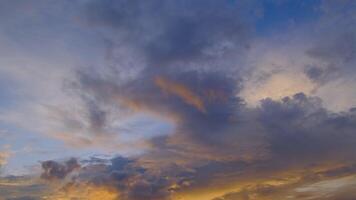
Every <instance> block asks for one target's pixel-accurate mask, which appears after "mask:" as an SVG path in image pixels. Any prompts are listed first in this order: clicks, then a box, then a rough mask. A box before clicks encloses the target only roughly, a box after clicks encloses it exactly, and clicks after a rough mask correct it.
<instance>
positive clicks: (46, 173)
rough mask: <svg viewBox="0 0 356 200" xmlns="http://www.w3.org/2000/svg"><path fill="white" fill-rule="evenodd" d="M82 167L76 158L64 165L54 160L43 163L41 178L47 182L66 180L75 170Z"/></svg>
mask: <svg viewBox="0 0 356 200" xmlns="http://www.w3.org/2000/svg"><path fill="white" fill-rule="evenodd" d="M79 167H80V165H79V163H78V161H77V159H75V158H71V159H69V160H68V161H66V162H64V163H59V162H56V161H53V160H48V161H44V162H42V169H43V173H42V174H41V178H43V179H47V180H53V179H64V178H65V177H66V176H67V175H68V174H69V173H71V172H72V171H73V170H75V169H77V168H79Z"/></svg>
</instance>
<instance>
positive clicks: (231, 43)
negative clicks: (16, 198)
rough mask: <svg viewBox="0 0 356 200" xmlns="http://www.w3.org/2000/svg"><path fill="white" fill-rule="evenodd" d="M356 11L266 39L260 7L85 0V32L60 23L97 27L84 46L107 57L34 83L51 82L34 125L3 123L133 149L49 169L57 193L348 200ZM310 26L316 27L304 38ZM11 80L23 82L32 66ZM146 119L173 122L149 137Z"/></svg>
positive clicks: (46, 175) (127, 198)
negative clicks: (341, 92)
mask: <svg viewBox="0 0 356 200" xmlns="http://www.w3.org/2000/svg"><path fill="white" fill-rule="evenodd" d="M345 2H346V4H344V3H333V2H332V1H330V2H329V1H325V2H322V4H321V5H319V6H318V9H319V11H320V12H321V13H319V14H320V15H319V16H318V19H317V20H315V21H312V22H311V23H310V24H309V23H308V24H296V25H295V26H294V27H292V28H288V29H286V31H285V32H283V31H280V32H282V33H279V32H278V33H275V34H274V35H273V36H268V37H267V36H260V35H259V34H261V33H258V30H254V29H255V27H254V26H255V23H257V22H258V20H261V19H260V17H261V16H260V15H259V14H258V13H256V12H255V11H256V8H258V9H262V8H263V6H264V4H263V3H260V2H254V1H209V0H208V1H194V2H192V1H180V2H177V1H164V2H161V1H149V2H138V1H132V0H130V1H129V0H127V1H126V0H122V1H112V0H102V1H95V0H90V1H76V3H75V6H73V7H71V10H70V11H71V12H70V16H71V17H74V18H75V21H76V26H73V25H69V26H68V24H67V23H68V21H67V20H69V21H72V18H70V17H69V16H66V18H65V20H63V19H62V18H60V19H57V18H56V20H59V21H58V23H59V22H61V23H59V24H62V25H63V24H64V26H63V27H65V29H66V30H67V29H68V32H71V33H72V34H74V32H75V33H76V34H77V31H78V32H80V33H81V32H85V33H87V32H90V34H88V35H86V34H84V35H83V38H86V39H87V40H91V39H93V38H95V39H96V40H97V41H98V43H100V45H101V48H99V49H98V50H97V51H98V52H100V53H98V54H100V56H98V57H96V56H97V54H96V52H97V51H94V50H93V52H91V53H88V54H89V56H88V55H87V54H86V53H85V55H87V56H86V57H85V58H84V59H87V60H88V61H86V62H84V63H81V64H88V63H89V64H88V65H89V66H85V67H84V66H82V65H80V66H76V65H70V67H68V68H65V67H64V68H60V67H58V68H55V69H54V68H51V69H48V68H47V67H43V68H41V70H38V71H36V72H38V73H39V74H40V75H38V74H37V75H33V76H26V75H25V77H26V78H24V79H25V80H26V81H24V82H25V83H30V82H31V81H29V80H32V79H33V77H37V78H38V77H41V78H43V79H39V80H41V81H38V79H35V81H34V83H31V84H29V85H31V86H33V87H34V88H37V89H36V91H34V92H33V94H31V95H29V96H26V95H25V96H26V97H31V100H32V102H36V104H35V106H29V105H32V104H29V105H27V104H26V106H24V107H25V108H26V109H24V110H23V111H28V110H29V111H31V113H35V115H34V116H35V117H33V118H32V117H26V116H28V115H26V114H19V113H18V112H15V113H14V112H9V113H7V115H4V114H3V115H2V117H1V118H0V119H1V120H2V121H5V122H8V121H10V122H12V123H14V122H15V123H18V124H21V123H24V122H23V121H25V125H24V126H20V127H24V128H26V127H32V129H30V130H36V131H39V132H41V133H43V134H46V135H48V136H51V137H54V138H56V139H59V140H61V141H64V142H65V143H68V144H70V145H71V146H72V147H73V146H74V147H77V148H79V147H100V148H102V149H105V150H110V151H112V150H114V152H118V153H122V151H123V149H129V150H131V151H129V152H130V153H131V154H128V155H129V156H127V157H122V156H114V157H113V158H112V159H103V158H95V157H92V158H91V159H87V160H80V159H78V160H77V159H70V160H68V161H64V162H59V161H55V160H48V161H44V162H42V163H41V165H42V170H43V173H42V175H41V177H42V179H44V180H46V183H45V184H49V185H50V186H53V185H51V183H52V182H53V183H55V184H57V187H56V188H52V190H51V191H50V192H49V193H46V195H47V197H49V198H50V199H59V198H79V199H80V198H82V199H90V198H97V199H99V198H101V199H111V200H112V199H124V200H141V199H147V200H151V199H152V200H168V199H178V198H181V199H186V200H189V199H214V200H230V199H259V198H262V197H265V198H267V199H268V198H270V199H286V198H291V199H307V198H316V199H317V198H329V197H330V198H336V197H334V196H337V195H339V193H340V195H341V196H340V198H341V197H342V198H346V199H347V198H349V196H350V195H349V193H350V192H349V191H350V190H351V189H350V188H353V187H354V181H355V180H354V177H353V174H355V165H356V161H355V158H354V152H355V150H356V149H355V148H356V147H355V145H354V144H355V143H356V135H355V130H356V111H355V108H352V107H353V105H354V104H353V103H352V102H347V103H343V102H341V101H340V100H337V102H336V103H338V104H339V105H341V104H342V106H340V107H342V109H334V108H333V106H330V105H331V104H330V102H328V100H327V99H328V98H326V97H328V96H333V97H334V98H335V97H337V98H338V96H337V95H335V94H338V93H337V92H335V90H332V89H331V88H332V87H330V84H335V82H337V81H341V82H343V81H350V82H348V83H353V81H352V80H353V78H354V75H355V73H354V70H353V67H352V66H353V65H354V61H355V55H354V48H355V45H354V42H355V37H354V33H355V32H354V30H353V29H354V28H353V27H355V26H350V24H349V23H351V24H352V19H353V18H352V17H354V14H353V12H351V11H350V10H354V9H353V7H351V8H349V7H348V5H350V4H351V5H352V3H353V2H348V1H345ZM280 3H281V4H283V3H286V2H280ZM287 3H288V2H287ZM334 4H336V5H337V6H333V5H334ZM65 5H67V4H65ZM273 5H274V4H273ZM278 5H279V4H278ZM72 9H73V10H72ZM345 9H346V10H347V12H343V10H345ZM54 10H56V9H54ZM73 11H75V12H73ZM57 14H58V13H57ZM260 14H262V13H260ZM47 15H49V16H52V17H53V15H50V14H49V13H46V15H45V16H47ZM67 17H69V18H67ZM345 18H347V19H346V20H343V19H345ZM329 19H330V20H329ZM350 19H351V20H350ZM337 22H342V23H337ZM69 24H70V23H69ZM334 24H337V27H338V28H337V29H336V28H334V27H332V25H334ZM330 26H331V27H330ZM77 27H80V28H78V29H79V30H78V29H76V28H77ZM310 27H315V28H316V29H317V30H314V31H313V32H312V33H310V34H306V36H305V37H301V38H299V36H300V35H303V34H304V33H305V32H306V31H305V30H306V29H307V28H310ZM72 29H74V30H76V31H73V30H72ZM300 29H302V30H300ZM70 30H71V31H70ZM308 30H309V29H308ZM72 31H73V32H72ZM93 35H94V36H93ZM76 36H77V37H78V35H76ZM70 38H71V37H70ZM75 38H76V37H75ZM78 38H79V37H78ZM80 38H81V37H80ZM295 38H297V39H295ZM64 39H66V38H64ZM71 39H73V38H71ZM30 40H31V39H30ZM65 41H68V40H65ZM70 41H72V40H70ZM73 41H74V39H73ZM284 42H285V43H284ZM80 44H81V45H83V44H82V43H80ZM94 46H96V45H94ZM69 47H71V45H69ZM69 49H70V48H69ZM62 50H63V49H62ZM64 50H66V48H64ZM71 52H73V51H71ZM103 52H105V53H103ZM90 55H93V58H91V56H90ZM101 56H103V57H101ZM50 58H51V56H50ZM94 58H100V59H103V60H104V62H99V61H102V60H100V59H98V60H99V61H98V62H96V61H94V60H95V59H94ZM70 63H71V64H73V63H72V62H70ZM74 63H76V62H74ZM64 64H65V63H64ZM35 68H36V67H33V66H32V67H30V69H35ZM3 71H4V72H6V73H7V74H12V75H14V76H15V75H16V74H18V73H19V71H21V70H20V69H19V68H16V70H14V71H13V70H9V69H6V70H3ZM47 72H52V74H51V75H48V74H47ZM47 76H49V78H48V77H47ZM36 80H37V81H36ZM44 80H45V81H48V82H50V83H51V84H49V86H50V88H51V89H53V91H51V92H50V93H47V92H42V90H41V88H42V89H43V91H47V89H45V88H47V87H45V86H44V84H43V83H42V82H43V81H44ZM39 86H41V87H39ZM342 88H345V85H343V86H342ZM323 91H324V92H325V91H327V92H326V93H327V94H325V93H323ZM42 93H44V94H43V95H42ZM345 94H350V95H351V96H352V95H353V94H354V93H353V92H352V91H351V90H350V92H346V93H345ZM347 99H351V98H347ZM340 102H341V103H340ZM251 103H252V104H251ZM339 105H338V106H339ZM355 105H356V104H355ZM21 108H23V107H21ZM340 110H342V112H341V111H340ZM23 113H25V112H23ZM141 114H143V115H145V116H146V117H147V118H151V119H155V120H156V121H158V123H157V124H158V126H161V127H163V126H164V125H166V124H169V125H171V126H172V127H171V128H170V129H169V131H165V132H164V133H163V134H156V133H152V134H149V135H147V137H146V135H145V133H142V132H150V131H149V130H146V125H147V124H134V126H141V127H143V128H142V129H138V131H137V129H136V131H135V130H132V129H134V127H132V126H130V123H132V122H135V121H134V120H135V119H137V116H139V115H141ZM24 116H25V117H26V119H27V118H28V119H27V120H23V119H25V118H24ZM22 125H23V124H22ZM33 127H34V128H33ZM151 132H158V131H157V130H156V129H154V130H153V131H152V130H151ZM125 133H126V135H125ZM137 135H144V137H136V136H137ZM136 151H138V152H139V153H137V152H136ZM0 164H1V154H0ZM345 177H346V178H345ZM340 183H341V185H342V187H340V188H336V189H335V188H331V187H329V185H333V184H340ZM339 189H340V190H339ZM323 191H324V193H323ZM325 191H326V192H325ZM318 192H319V194H317V193H318ZM318 195H319V196H318ZM320 195H321V196H320ZM322 195H326V196H322ZM333 195H334V196H333ZM351 195H352V194H351ZM36 197H37V196H36ZM89 197H90V198H89ZM23 198H26V197H23Z"/></svg>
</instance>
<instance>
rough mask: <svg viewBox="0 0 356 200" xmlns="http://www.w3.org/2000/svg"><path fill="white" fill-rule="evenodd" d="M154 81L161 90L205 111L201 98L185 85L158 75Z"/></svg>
mask: <svg viewBox="0 0 356 200" xmlns="http://www.w3.org/2000/svg"><path fill="white" fill-rule="evenodd" d="M154 83H155V84H156V85H157V86H158V87H159V88H160V89H161V90H163V91H165V92H167V93H171V94H173V95H176V96H178V97H180V98H181V99H182V100H183V101H184V102H185V103H187V104H189V105H192V106H194V107H195V108H196V109H198V110H199V111H201V112H203V113H205V112H206V109H205V106H204V102H203V100H202V99H201V98H200V97H199V96H198V95H197V94H195V93H194V92H193V91H191V90H190V89H189V88H187V87H186V86H185V85H183V84H181V83H177V82H174V81H171V80H168V79H166V78H163V77H160V76H157V77H156V78H155V79H154Z"/></svg>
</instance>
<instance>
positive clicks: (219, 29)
mask: <svg viewBox="0 0 356 200" xmlns="http://www.w3.org/2000/svg"><path fill="white" fill-rule="evenodd" d="M254 4H255V3H253V2H251V1H243V2H232V1H210V0H209V1H179V2H176V1H164V2H162V1H149V2H139V1H111V0H104V1H91V2H89V3H88V5H87V8H86V16H85V17H86V18H87V20H88V23H89V24H90V25H94V26H99V27H100V26H101V27H109V28H112V29H113V30H114V33H115V34H118V35H119V36H120V37H119V38H117V37H115V39H114V38H111V40H110V41H111V42H113V43H119V44H125V43H126V44H127V43H128V45H131V46H134V47H136V48H138V49H139V51H141V53H143V55H144V56H145V57H146V58H147V59H148V61H149V63H150V65H154V67H162V65H167V64H172V63H174V62H191V61H198V60H204V59H210V58H216V57H219V56H220V57H221V56H224V55H226V54H228V53H231V52H234V51H235V53H236V50H239V49H241V48H242V49H243V48H246V47H247V46H248V38H249V36H248V35H249V34H250V31H249V29H250V28H251V27H248V25H247V23H248V22H250V21H252V20H253V19H254V17H255V16H252V17H251V15H249V17H247V14H248V13H249V12H251V11H252V7H251V5H254Z"/></svg>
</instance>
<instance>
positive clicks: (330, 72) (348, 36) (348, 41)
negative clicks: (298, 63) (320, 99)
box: [306, 0, 356, 83]
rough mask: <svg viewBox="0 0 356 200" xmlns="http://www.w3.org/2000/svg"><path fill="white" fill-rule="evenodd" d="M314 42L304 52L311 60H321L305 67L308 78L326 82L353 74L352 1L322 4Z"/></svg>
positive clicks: (354, 7)
mask: <svg viewBox="0 0 356 200" xmlns="http://www.w3.org/2000/svg"><path fill="white" fill-rule="evenodd" d="M320 10H321V11H322V15H321V18H320V19H319V24H317V25H316V30H315V39H314V41H313V43H312V46H311V47H310V48H309V49H308V50H307V51H306V54H307V55H308V56H310V57H311V58H314V59H316V60H318V61H321V62H320V63H319V64H318V65H317V66H312V67H310V66H307V69H306V73H307V75H308V76H309V77H310V78H311V79H313V80H316V81H319V82H321V83H322V82H326V81H331V80H335V78H340V77H341V78H345V77H348V76H350V75H351V76H353V75H354V74H355V71H354V66H355V64H356V59H355V58H356V28H355V27H356V23H355V17H356V15H355V13H356V3H355V2H354V1H349V0H346V1H328V0H327V1H322V3H321V6H320Z"/></svg>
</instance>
